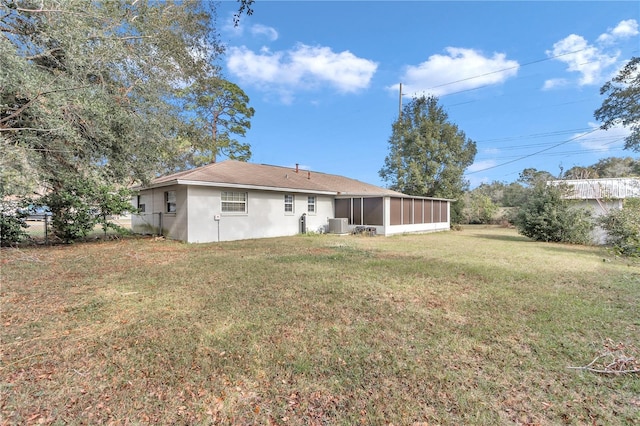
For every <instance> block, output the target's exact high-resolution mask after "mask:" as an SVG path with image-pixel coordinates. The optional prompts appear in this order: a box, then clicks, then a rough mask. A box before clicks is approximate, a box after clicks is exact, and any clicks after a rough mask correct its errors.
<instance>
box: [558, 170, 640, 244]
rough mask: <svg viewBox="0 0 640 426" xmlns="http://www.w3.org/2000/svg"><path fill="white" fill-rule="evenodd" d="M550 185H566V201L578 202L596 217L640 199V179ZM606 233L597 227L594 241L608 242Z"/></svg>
mask: <svg viewBox="0 0 640 426" xmlns="http://www.w3.org/2000/svg"><path fill="white" fill-rule="evenodd" d="M548 184H550V185H565V186H566V187H567V188H568V192H567V193H566V194H565V195H564V197H565V198H566V199H569V200H576V202H577V205H578V206H581V207H587V208H589V209H590V210H591V211H592V213H593V216H594V217H598V216H602V215H606V214H607V213H609V212H610V211H611V210H613V209H622V208H623V207H624V203H625V200H627V199H630V198H640V178H605V179H568V180H554V181H550V182H548ZM606 237H607V235H606V232H605V231H604V230H603V229H602V228H600V227H596V228H595V230H594V232H593V240H594V242H596V243H598V244H603V243H605V242H606Z"/></svg>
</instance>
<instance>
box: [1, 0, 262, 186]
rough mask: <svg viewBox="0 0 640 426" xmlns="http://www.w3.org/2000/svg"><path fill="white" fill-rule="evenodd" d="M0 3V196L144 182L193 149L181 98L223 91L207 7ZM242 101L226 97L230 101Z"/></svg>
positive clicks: (196, 139)
mask: <svg viewBox="0 0 640 426" xmlns="http://www.w3.org/2000/svg"><path fill="white" fill-rule="evenodd" d="M1 1H2V8H1V10H0V34H1V36H0V143H1V144H2V150H3V158H2V180H3V182H4V183H3V188H2V189H3V191H10V192H11V193H13V192H15V191H19V190H21V189H24V188H25V187H33V185H34V184H35V183H36V182H34V181H37V184H39V185H40V186H44V187H46V188H47V189H49V190H52V189H55V188H56V187H60V186H61V185H63V183H64V182H65V181H66V180H68V179H69V177H70V176H73V177H75V176H82V177H83V178H85V179H87V180H93V181H95V182H110V183H123V184H127V183H131V182H132V181H145V180H146V179H148V178H150V177H153V176H154V175H156V174H157V173H159V172H162V171H164V170H175V169H176V168H180V167H183V166H184V159H185V151H190V150H191V151H193V150H197V149H199V148H200V144H201V143H202V141H201V140H200V139H201V136H202V134H201V133H194V132H192V131H190V129H189V120H188V119H187V118H186V117H185V115H184V106H185V103H184V99H181V98H180V97H181V96H182V95H183V93H184V88H185V87H191V86H194V85H198V84H200V86H198V87H200V88H202V87H204V86H203V84H202V82H203V81H208V80H210V79H213V78H215V79H216V81H223V80H222V79H221V78H220V76H219V70H218V68H217V67H216V66H215V62H216V59H217V58H218V57H219V55H220V54H221V53H222V52H223V49H222V47H221V45H220V44H219V42H218V40H217V38H216V31H215V26H214V25H215V22H214V19H213V17H214V16H215V10H214V9H212V7H213V6H211V5H212V4H210V3H208V2H177V3H175V2H154V1H151V0H146V1H144V0H141V1H136V2H85V1H69V2H62V3H59V2H50V3H47V2H40V1H37V2H36V1H31V0H1ZM241 4H242V5H243V6H244V7H245V11H246V10H247V9H246V8H247V7H249V6H250V5H251V3H250V2H247V1H244V2H241ZM239 13H240V12H239ZM224 84H231V83H224ZM227 94H228V93H227ZM224 95H225V94H222V96H224ZM241 95H244V94H243V93H242V92H241V90H239V88H237V90H236V91H235V92H234V96H235V98H234V101H235V100H237V99H238V98H239V97H241ZM244 96H245V97H244V98H242V100H243V101H244V102H245V106H246V102H248V98H246V95H244ZM199 107H201V105H196V106H195V107H194V108H195V109H196V111H197V110H198V108H199ZM251 115H252V110H251V114H246V117H247V120H248V118H250V117H251ZM247 127H248V121H246V122H243V123H241V126H240V127H238V126H236V127H229V128H228V133H233V132H234V131H236V130H239V131H240V132H241V133H242V134H244V133H243V129H244V128H247ZM228 133H227V134H228ZM232 148H233V146H232ZM238 148H240V149H241V150H242V151H243V154H242V155H243V156H242V158H243V159H246V157H247V156H248V155H250V152H249V150H248V145H243V146H238ZM231 155H233V152H231ZM5 193H6V192H5Z"/></svg>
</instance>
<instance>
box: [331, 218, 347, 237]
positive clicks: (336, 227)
mask: <svg viewBox="0 0 640 426" xmlns="http://www.w3.org/2000/svg"><path fill="white" fill-rule="evenodd" d="M348 227H349V219H347V218H346V217H339V218H337V219H329V233H330V234H347V233H348V232H349V229H348Z"/></svg>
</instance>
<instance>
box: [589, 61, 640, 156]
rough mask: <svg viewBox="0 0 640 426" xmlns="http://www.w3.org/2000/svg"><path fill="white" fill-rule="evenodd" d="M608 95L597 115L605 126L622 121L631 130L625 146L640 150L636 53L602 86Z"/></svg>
mask: <svg viewBox="0 0 640 426" xmlns="http://www.w3.org/2000/svg"><path fill="white" fill-rule="evenodd" d="M600 94H601V95H607V98H606V99H605V100H604V101H603V102H602V106H601V107H600V108H598V109H597V110H596V111H595V113H594V116H595V118H596V120H599V121H601V122H602V126H601V128H602V129H605V130H606V129H609V128H611V127H613V126H615V125H618V124H621V125H623V126H624V127H628V128H629V129H630V130H631V134H630V135H629V136H627V138H625V145H624V147H625V149H630V150H633V151H636V152H640V57H633V58H631V60H630V61H629V62H628V63H627V64H626V65H625V66H624V67H623V68H622V69H621V70H620V72H619V73H618V75H617V76H616V77H614V78H613V79H612V80H611V81H609V82H607V83H606V84H605V85H604V86H602V88H601V89H600Z"/></svg>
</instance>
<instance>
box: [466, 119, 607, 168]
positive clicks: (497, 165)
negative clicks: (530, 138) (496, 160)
mask: <svg viewBox="0 0 640 426" xmlns="http://www.w3.org/2000/svg"><path fill="white" fill-rule="evenodd" d="M598 130H600V129H599V128H595V129H593V130H591V131H590V132H587V133H583V134H582V135H578V136H576V137H573V138H571V139H567V140H566V141H562V142H560V143H557V144H555V145H553V146H550V147H549V148H545V149H541V150H540V151H536V152H533V153H531V154H527V155H523V156H521V157H519V158H516V159H515V160H511V161H506V162H504V163H500V164H496V165H494V166H491V167H485V168H484V169H480V170H474V171H472V172H468V173H467V174H468V175H472V174H475V173H480V172H485V171H487V170H491V169H495V168H497V167H502V166H506V165H507V164H511V163H515V162H516V161H520V160H524V159H525V158H529V157H533V156H534V155H538V154H540V153H542V152H546V151H549V150H552V149H553V148H557V147H559V146H562V145H564V144H567V143H569V142H573V141H575V140H577V139H580V138H583V137H585V136H587V135H590V134H591V133H595V132H597V131H598Z"/></svg>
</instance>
